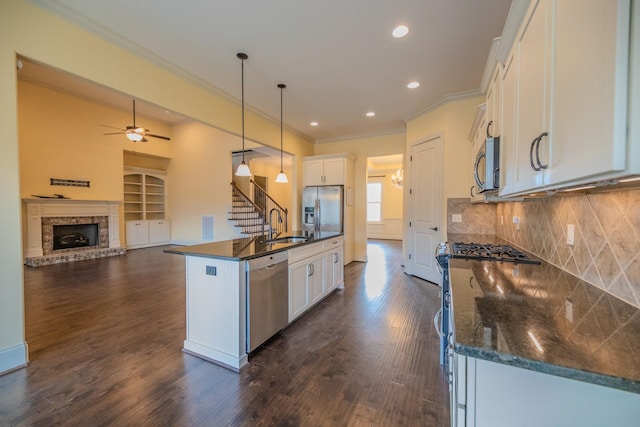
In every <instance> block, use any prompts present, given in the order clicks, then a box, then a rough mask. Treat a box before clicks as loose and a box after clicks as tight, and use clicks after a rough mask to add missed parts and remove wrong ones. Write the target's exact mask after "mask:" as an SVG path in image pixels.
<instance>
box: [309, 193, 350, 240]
mask: <svg viewBox="0 0 640 427" xmlns="http://www.w3.org/2000/svg"><path fill="white" fill-rule="evenodd" d="M343 197H344V196H343V188H342V185H330V186H323V187H305V188H304V190H303V191H302V228H303V230H305V231H308V232H314V231H338V232H342V231H344V230H343V226H342V224H343V218H344V217H343V214H342V211H343V206H344V205H343Z"/></svg>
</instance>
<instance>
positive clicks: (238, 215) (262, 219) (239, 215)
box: [231, 181, 266, 234]
mask: <svg viewBox="0 0 640 427" xmlns="http://www.w3.org/2000/svg"><path fill="white" fill-rule="evenodd" d="M231 187H232V191H233V193H234V194H236V195H238V196H240V198H241V199H243V201H245V202H246V203H248V204H249V205H251V206H252V207H253V209H254V212H257V213H258V218H259V221H258V224H256V226H257V227H258V226H261V227H260V234H264V233H265V231H266V230H265V228H266V227H265V225H266V214H265V209H264V208H261V207H260V206H259V205H258V204H256V203H255V202H254V201H253V200H251V198H250V197H249V196H247V195H246V194H244V193H243V192H242V190H240V188H238V185H237V184H236V183H235V181H232V182H231ZM254 212H235V213H234V214H233V219H251V218H252V214H253V213H254Z"/></svg>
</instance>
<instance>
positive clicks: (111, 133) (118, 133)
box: [103, 132, 124, 135]
mask: <svg viewBox="0 0 640 427" xmlns="http://www.w3.org/2000/svg"><path fill="white" fill-rule="evenodd" d="M123 134H124V132H109V133H103V135H123Z"/></svg>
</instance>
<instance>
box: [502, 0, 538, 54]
mask: <svg viewBox="0 0 640 427" xmlns="http://www.w3.org/2000/svg"><path fill="white" fill-rule="evenodd" d="M530 4H531V0H513V1H512V2H511V7H510V8H509V14H508V15H507V20H506V21H505V23H504V28H503V29H502V37H501V38H502V40H501V42H500V46H499V48H498V50H497V52H496V60H497V61H498V62H499V63H501V64H504V62H505V61H506V60H507V55H509V51H510V50H511V46H513V42H514V40H515V39H516V35H517V34H518V30H519V29H520V25H522V20H523V19H524V16H525V14H526V13H527V9H529V5H530Z"/></svg>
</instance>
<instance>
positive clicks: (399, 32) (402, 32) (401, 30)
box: [391, 25, 409, 39]
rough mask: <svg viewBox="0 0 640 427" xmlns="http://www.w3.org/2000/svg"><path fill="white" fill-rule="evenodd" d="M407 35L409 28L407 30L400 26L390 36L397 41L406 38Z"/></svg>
mask: <svg viewBox="0 0 640 427" xmlns="http://www.w3.org/2000/svg"><path fill="white" fill-rule="evenodd" d="M407 34H409V28H407V27H406V26H404V25H400V26H399V27H396V28H395V29H394V30H393V31H392V32H391V35H393V37H395V38H397V39H399V38H401V37H404V36H406V35H407Z"/></svg>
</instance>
